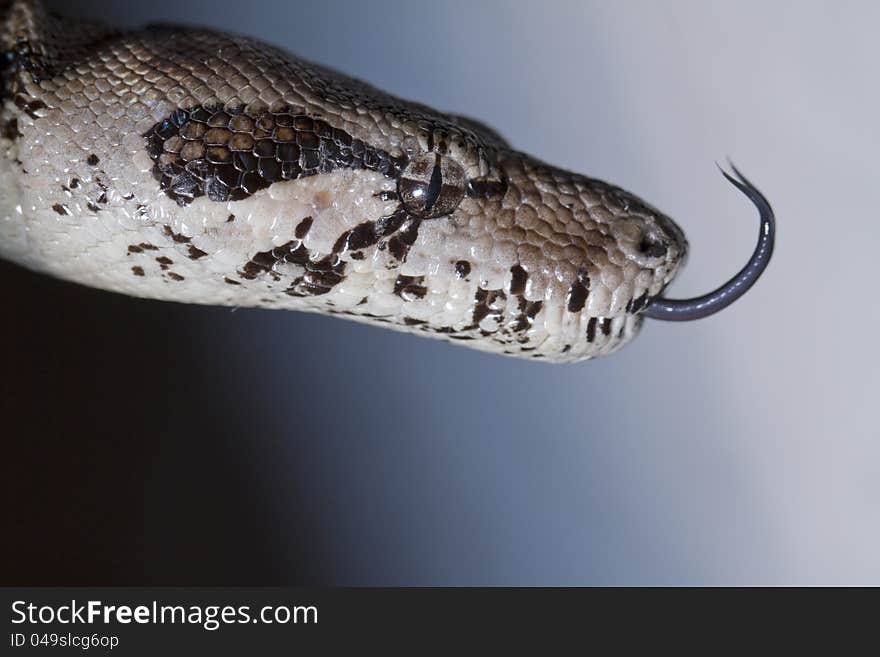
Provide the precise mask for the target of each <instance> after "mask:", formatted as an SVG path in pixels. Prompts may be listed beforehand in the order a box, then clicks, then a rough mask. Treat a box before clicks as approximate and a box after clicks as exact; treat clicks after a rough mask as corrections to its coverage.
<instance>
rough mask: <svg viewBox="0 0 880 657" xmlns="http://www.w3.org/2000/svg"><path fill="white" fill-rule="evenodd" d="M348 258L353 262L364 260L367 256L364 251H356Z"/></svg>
mask: <svg viewBox="0 0 880 657" xmlns="http://www.w3.org/2000/svg"><path fill="white" fill-rule="evenodd" d="M348 257H349V258H351V259H352V260H363V259H364V258H366V257H367V256H366V255H365V254H364V252H363V251H355V252H354V253H350V254H349V256H348Z"/></svg>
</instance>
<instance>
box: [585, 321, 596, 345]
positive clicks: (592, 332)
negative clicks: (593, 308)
mask: <svg viewBox="0 0 880 657" xmlns="http://www.w3.org/2000/svg"><path fill="white" fill-rule="evenodd" d="M596 321H597V320H596V318H595V317H590V320H589V321H588V322H587V342H592V341H593V340H595V339H596Z"/></svg>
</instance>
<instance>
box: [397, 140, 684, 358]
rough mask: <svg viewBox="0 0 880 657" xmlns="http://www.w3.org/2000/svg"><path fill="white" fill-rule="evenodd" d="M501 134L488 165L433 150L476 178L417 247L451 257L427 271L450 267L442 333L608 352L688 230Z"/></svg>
mask: <svg viewBox="0 0 880 657" xmlns="http://www.w3.org/2000/svg"><path fill="white" fill-rule="evenodd" d="M499 139H500V138H499ZM499 139H494V140H492V141H489V140H486V141H484V142H483V144H482V145H483V146H484V152H483V154H482V156H483V157H485V153H487V152H489V153H491V158H490V161H489V162H480V158H479V157H477V158H473V160H471V161H469V159H468V157H469V154H468V153H462V152H456V150H455V149H454V148H452V149H447V150H448V154H444V155H443V156H439V155H438V156H437V157H438V158H440V159H439V160H438V161H440V162H444V161H445V159H453V160H454V161H455V162H456V165H455V166H456V167H458V164H457V163H458V162H461V163H463V164H462V165H461V168H463V169H465V171H466V173H467V175H466V177H467V178H468V180H467V183H466V185H465V190H466V191H465V194H464V197H463V198H462V200H461V202H460V204H459V205H458V206H457V208H456V209H455V210H454V212H452V213H450V214H449V215H448V216H447V217H445V218H444V219H443V220H441V221H432V222H425V223H424V224H423V225H422V227H421V229H420V235H421V238H422V240H423V243H420V244H417V245H416V246H422V245H423V249H424V253H425V254H443V261H442V262H439V261H438V260H437V258H436V257H433V258H428V260H426V262H425V266H424V267H423V268H424V269H425V271H428V270H430V269H434V270H437V271H439V272H444V274H446V275H448V274H452V281H451V283H450V286H449V290H448V292H447V293H448V295H449V297H450V301H448V302H447V303H451V304H457V305H458V306H459V307H458V308H457V312H458V315H459V318H458V319H457V321H453V322H450V321H448V320H446V324H445V325H446V326H449V327H450V329H451V330H447V331H445V332H442V334H443V335H445V336H446V337H448V338H450V339H456V338H458V339H462V338H467V339H469V344H472V345H473V346H479V347H481V348H485V349H487V350H497V351H500V352H502V353H505V354H509V355H515V356H522V357H526V358H535V359H543V360H547V361H554V362H559V361H575V360H582V359H586V358H591V357H594V356H599V355H604V354H608V353H611V352H612V351H614V350H615V349H617V348H619V347H620V346H622V345H623V344H626V343H627V342H628V341H629V340H631V339H632V338H633V337H634V336H635V335H636V334H637V332H638V330H639V327H640V325H641V323H642V316H641V311H643V310H644V309H645V307H646V306H647V305H648V303H649V301H650V300H651V299H653V298H655V297H657V296H658V295H659V294H660V293H661V291H662V290H663V289H664V287H665V286H666V285H667V284H668V283H669V282H670V281H671V280H672V278H673V277H674V276H675V274H676V272H677V271H678V268H679V267H680V266H681V264H682V262H683V259H684V257H685V254H686V251H687V242H686V240H685V237H684V234H683V232H682V231H681V229H680V228H679V227H678V226H677V225H676V224H675V223H674V222H673V221H672V220H671V219H669V218H668V217H666V216H665V215H664V214H662V213H661V212H659V211H658V210H656V209H655V208H653V207H651V206H650V205H648V204H647V203H645V202H644V201H642V200H641V199H639V198H637V197H636V196H634V195H632V194H630V193H628V192H626V191H624V190H622V189H620V188H618V187H615V186H613V185H609V184H607V183H605V182H602V181H599V180H594V179H590V178H587V177H585V176H581V175H578V174H574V173H570V172H568V171H564V170H561V169H558V168H555V167H552V166H549V165H546V164H544V163H542V162H539V161H538V160H536V159H534V158H532V157H530V156H528V155H525V154H522V153H518V152H516V151H513V150H511V149H509V148H508V147H506V145H505V144H502V143H500V142H499ZM469 164H470V165H471V166H468V165H469ZM446 168H447V169H449V168H452V166H451V165H446ZM409 257H410V259H411V260H410V261H408V262H411V264H412V263H417V262H418V260H419V258H420V257H422V256H421V254H420V251H419V250H416V249H413V250H412V251H411V252H410V255H409ZM447 272H448V273H447ZM419 326H420V328H421V330H423V331H424V330H432V328H433V327H430V325H427V324H422V325H419Z"/></svg>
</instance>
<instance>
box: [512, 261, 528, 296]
mask: <svg viewBox="0 0 880 657" xmlns="http://www.w3.org/2000/svg"><path fill="white" fill-rule="evenodd" d="M528 280H529V275H528V274H527V273H526V270H525V269H523V268H522V267H521V266H520V265H514V266H513V267H511V268H510V293H511V294H513V295H517V294H522V293H523V292H525V291H526V282H527V281H528Z"/></svg>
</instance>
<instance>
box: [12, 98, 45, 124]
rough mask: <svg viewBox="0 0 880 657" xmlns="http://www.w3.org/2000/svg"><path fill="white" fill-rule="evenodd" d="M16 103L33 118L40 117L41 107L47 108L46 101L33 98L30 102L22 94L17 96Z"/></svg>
mask: <svg viewBox="0 0 880 657" xmlns="http://www.w3.org/2000/svg"><path fill="white" fill-rule="evenodd" d="M4 95H5V94H4ZM15 105H16V106H17V107H18V108H19V109H20V110H21V111H22V112H24V113H25V114H27V115H28V116H29V117H31V118H32V119H38V118H40V115H39V114H38V113H37V112H39V111H40V110H41V109H46V107H47V106H46V103H44V102H43V101H42V100H32V101H30V102H28V101H27V100H25V97H24V96H22V95H21V94H19V95H18V96H16V97H15Z"/></svg>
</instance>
